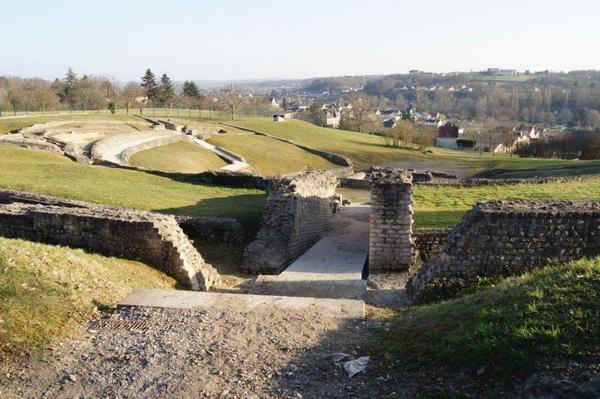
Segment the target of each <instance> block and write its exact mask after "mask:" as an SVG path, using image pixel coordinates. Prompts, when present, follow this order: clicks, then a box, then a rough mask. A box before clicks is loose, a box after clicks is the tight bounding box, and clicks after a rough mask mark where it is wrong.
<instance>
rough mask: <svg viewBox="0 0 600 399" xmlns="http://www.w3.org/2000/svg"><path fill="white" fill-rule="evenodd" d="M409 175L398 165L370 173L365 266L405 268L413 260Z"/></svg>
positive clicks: (375, 169) (393, 268)
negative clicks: (396, 167)
mask: <svg viewBox="0 0 600 399" xmlns="http://www.w3.org/2000/svg"><path fill="white" fill-rule="evenodd" d="M411 180H412V177H411V175H410V173H408V172H406V171H404V170H402V169H391V168H388V169H379V168H374V169H373V171H372V174H371V182H372V184H371V226H370V232H369V270H370V271H377V270H408V269H409V268H410V267H411V266H412V265H413V264H414V261H415V258H416V250H415V246H414V243H413V239H412V224H413V218H412V215H413V210H412V204H413V200H412V190H413V185H412V181H411Z"/></svg>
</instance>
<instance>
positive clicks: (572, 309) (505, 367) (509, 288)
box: [372, 258, 600, 381]
mask: <svg viewBox="0 0 600 399" xmlns="http://www.w3.org/2000/svg"><path fill="white" fill-rule="evenodd" d="M379 317H381V318H382V320H383V321H385V322H388V323H390V324H391V325H390V324H388V326H389V327H388V331H385V330H381V331H379V334H378V339H377V342H374V343H373V345H372V351H373V352H374V356H376V358H380V356H383V357H384V358H386V359H388V360H390V361H394V360H393V359H396V360H395V364H390V365H388V366H390V367H386V370H385V372H386V373H387V372H391V373H395V372H399V371H401V370H406V369H411V368H412V369H417V370H419V369H427V368H428V367H434V368H435V369H436V370H438V369H439V367H440V365H441V366H442V367H446V368H447V369H448V370H453V371H457V370H466V371H467V372H468V373H470V375H475V373H476V372H477V371H478V370H479V373H482V372H483V373H484V375H483V376H482V378H483V377H489V378H492V379H494V380H496V379H500V380H501V381H502V380H506V381H508V380H510V379H512V378H514V377H526V376H528V375H529V373H531V372H532V371H534V370H535V369H538V368H540V367H541V366H542V365H543V364H545V363H548V362H552V361H555V360H557V359H560V358H562V357H569V358H575V357H578V356H589V355H592V354H596V355H597V354H598V353H599V351H600V335H599V334H598V331H600V258H596V259H593V260H581V261H577V262H574V263H571V264H567V265H562V266H558V267H549V268H546V269H541V270H537V271H534V272H532V273H530V274H527V275H524V276H522V277H518V278H512V279H508V280H505V281H504V282H502V283H500V284H499V285H497V286H496V287H493V288H490V289H486V290H483V291H480V292H477V293H475V294H472V295H469V296H466V297H463V298H459V299H455V300H451V301H446V302H442V303H439V304H433V305H426V306H420V307H413V308H407V309H405V310H402V311H400V312H399V313H398V314H395V315H392V316H390V315H389V314H388V315H380V316H379Z"/></svg>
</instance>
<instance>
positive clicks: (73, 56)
mask: <svg viewBox="0 0 600 399" xmlns="http://www.w3.org/2000/svg"><path fill="white" fill-rule="evenodd" d="M157 3H160V4H157ZM3 12H4V14H5V18H4V23H3V25H0V34H1V35H2V36H3V37H5V38H10V39H8V40H4V41H3V43H2V44H1V45H0V46H1V54H2V62H1V63H0V75H11V76H22V77H34V76H36V77H41V78H45V79H54V78H56V77H62V76H64V74H65V72H66V70H67V68H68V67H72V68H73V69H74V70H75V72H76V73H78V74H92V75H101V76H107V77H110V78H114V79H116V80H119V81H128V80H139V78H140V77H141V76H142V74H143V72H144V71H145V69H146V68H151V69H152V70H153V71H154V72H155V73H156V74H162V73H163V72H166V73H167V74H168V75H169V76H171V78H172V79H173V80H176V81H182V80H187V79H192V80H198V81H228V80H229V81H238V80H255V81H256V80H278V79H283V80H287V79H308V78H315V77H327V76H343V75H387V74H393V73H406V72H408V71H409V70H411V69H419V70H424V71H429V72H437V73H440V72H455V71H461V72H468V71H471V70H473V71H478V70H485V69H487V68H489V67H498V68H508V69H517V70H519V71H524V70H526V69H529V70H530V71H532V72H533V71H539V70H551V71H556V72H561V71H565V72H567V71H570V70H589V69H600V53H599V52H598V51H597V50H598V44H597V38H598V37H600V29H599V28H598V25H597V24H596V21H595V20H594V18H595V16H596V15H598V14H600V4H599V3H593V2H591V1H576V2H571V3H570V4H565V3H564V2H561V3H559V2H557V1H539V0H530V1H527V0H520V1H516V0H506V1H504V2H503V3H497V4H496V5H494V6H493V7H491V6H489V5H485V4H481V2H474V1H467V0H461V1H453V2H452V4H448V2H444V1H434V0H429V1H423V2H421V3H418V4H417V3H409V4H398V2H396V1H389V0H376V1H371V2H369V3H368V4H367V3H366V2H362V1H357V0H349V1H339V0H332V1H329V2H323V3H321V2H316V1H307V2H303V3H294V4H281V3H280V2H275V1H268V0H260V1H256V2H253V3H252V4H246V3H244V2H241V1H225V2H221V3H219V4H198V3H196V2H191V1H183V0H173V1H169V2H156V3H153V4H148V3H145V2H142V1H139V0H135V1H130V2H127V3H125V4H122V3H119V2H116V1H114V0H109V1H105V2H102V3H101V4H96V3H93V4H91V3H90V4H85V5H82V3H81V2H75V1H70V0H57V1H55V2H53V3H52V4H31V3H29V2H28V3H22V4H14V5H11V7H10V8H8V7H6V8H4V9H3Z"/></svg>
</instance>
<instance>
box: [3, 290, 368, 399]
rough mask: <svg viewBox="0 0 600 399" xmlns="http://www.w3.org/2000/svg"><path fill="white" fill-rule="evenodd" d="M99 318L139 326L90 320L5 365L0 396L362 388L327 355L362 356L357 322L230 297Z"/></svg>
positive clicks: (269, 393) (262, 393)
mask: <svg viewBox="0 0 600 399" xmlns="http://www.w3.org/2000/svg"><path fill="white" fill-rule="evenodd" d="M105 317H107V318H109V319H112V320H116V322H110V323H107V324H111V323H112V324H113V326H112V327H113V328H124V327H127V324H128V323H131V321H137V322H138V323H137V324H134V325H137V328H141V330H140V331H136V330H134V331H128V330H122V329H105V328H98V327H96V330H94V327H93V324H92V329H89V330H87V331H85V332H83V333H82V334H81V336H80V337H77V338H74V339H72V340H71V341H69V342H65V343H64V344H61V345H56V346H54V347H53V348H51V349H48V350H45V351H43V352H42V353H39V354H36V355H32V356H31V357H30V358H27V359H21V360H19V361H18V362H17V363H16V364H12V365H11V366H10V367H4V370H2V374H1V375H2V378H1V379H0V397H2V398H137V397H145V398H182V397H211V398H213V397H215V398H216V397H223V398H300V397H305V398H312V397H314V398H316V397H331V398H336V397H340V398H341V397H350V396H355V394H356V395H358V396H359V397H369V396H368V395H367V396H364V395H365V394H366V393H365V392H364V390H365V389H366V385H365V381H366V377H365V375H362V374H359V375H357V376H355V377H354V378H353V379H351V380H349V379H348V377H347V376H346V374H345V373H344V371H343V370H340V369H339V368H338V367H336V366H335V365H334V364H333V363H332V362H331V360H330V359H329V355H330V354H331V353H332V352H346V353H348V354H351V355H353V356H360V355H361V346H360V341H361V340H362V336H361V331H362V330H363V329H364V322H362V321H352V322H348V321H344V320H342V319H335V318H330V317H324V316H323V315H321V314H320V313H318V312H315V311H290V310H285V311H282V310H280V309H277V308H275V307H273V308H256V309H253V310H252V311H251V312H241V311H237V310H236V303H235V300H232V301H231V303H228V304H227V306H223V307H220V308H218V309H212V308H211V309H210V310H209V311H207V312H201V311H196V310H185V311H184V310H167V309H148V308H145V309H144V308H122V309H119V310H115V311H114V312H112V313H109V314H107V315H106V316H105ZM140 321H142V323H139V322H140ZM140 326H141V327H140ZM109 327H110V326H109ZM5 366H6V365H5ZM361 392H362V393H361Z"/></svg>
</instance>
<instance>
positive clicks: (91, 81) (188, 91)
mask: <svg viewBox="0 0 600 399" xmlns="http://www.w3.org/2000/svg"><path fill="white" fill-rule="evenodd" d="M133 107H177V108H193V109H214V110H218V111H231V115H232V118H235V115H236V114H237V113H238V112H240V110H241V109H244V110H246V111H248V112H249V113H252V112H254V113H260V114H265V115H266V114H269V107H268V99H267V98H266V95H255V96H248V93H247V92H244V91H243V90H234V89H233V88H231V89H230V90H216V91H213V92H211V93H206V94H203V93H202V92H201V91H200V89H199V88H198V86H197V85H196V83H195V82H194V81H191V80H186V81H185V82H183V85H182V87H181V88H180V89H179V90H178V89H177V88H176V87H175V85H174V83H173V82H172V80H171V78H170V77H169V76H168V75H167V74H166V73H163V74H162V75H161V76H160V78H157V76H156V75H155V74H154V72H152V70H151V69H147V70H146V72H145V73H144V75H143V76H142V77H141V82H129V83H127V84H125V85H122V84H118V83H117V82H114V81H112V80H110V79H108V78H105V77H96V76H91V75H82V76H78V75H77V74H76V73H75V71H73V69H72V68H69V69H68V70H67V73H66V74H65V76H64V77H63V78H62V79H58V78H57V79H55V80H54V81H53V82H49V81H47V80H44V79H40V78H19V77H8V76H0V115H1V111H2V110H4V111H5V112H7V111H9V110H10V111H14V112H17V111H19V112H23V111H29V112H40V111H41V112H44V111H46V112H53V111H58V110H100V109H109V110H111V111H112V112H115V110H116V109H117V108H125V109H127V111H129V109H130V108H133Z"/></svg>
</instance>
